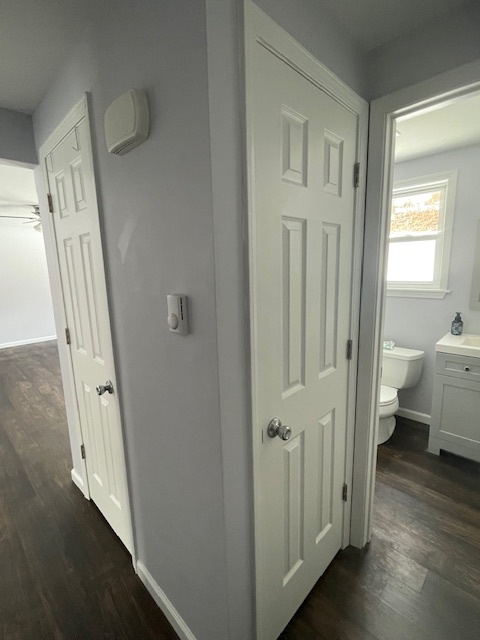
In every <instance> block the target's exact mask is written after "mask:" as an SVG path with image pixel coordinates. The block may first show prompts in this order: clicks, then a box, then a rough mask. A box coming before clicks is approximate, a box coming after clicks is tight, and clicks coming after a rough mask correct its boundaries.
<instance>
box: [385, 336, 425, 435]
mask: <svg viewBox="0 0 480 640" xmlns="http://www.w3.org/2000/svg"><path fill="white" fill-rule="evenodd" d="M424 355H425V352H424V351H418V350H417V349H403V348H402V347H394V348H393V349H389V350H387V349H384V350H383V361H382V386H381V387H380V419H379V421H378V444H383V443H384V442H386V441H387V440H388V439H389V438H390V436H391V435H392V433H393V431H394V429H395V422H396V421H395V413H396V412H397V411H398V395H397V391H398V389H407V388H408V387H413V386H415V385H416V384H417V382H418V380H419V378H420V374H421V373H422V366H423V357H424Z"/></svg>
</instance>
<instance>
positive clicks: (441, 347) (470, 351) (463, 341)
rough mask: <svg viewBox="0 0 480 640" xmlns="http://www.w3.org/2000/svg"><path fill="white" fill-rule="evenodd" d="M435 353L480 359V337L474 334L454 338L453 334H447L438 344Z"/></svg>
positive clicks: (464, 334) (463, 334)
mask: <svg viewBox="0 0 480 640" xmlns="http://www.w3.org/2000/svg"><path fill="white" fill-rule="evenodd" d="M435 351H440V352H441V353H454V354H457V355H459V356H471V357H473V358H480V336H477V335H474V334H472V333H462V335H461V336H452V334H451V333H447V334H446V335H444V336H443V338H441V339H440V340H439V341H438V342H437V344H436V345H435Z"/></svg>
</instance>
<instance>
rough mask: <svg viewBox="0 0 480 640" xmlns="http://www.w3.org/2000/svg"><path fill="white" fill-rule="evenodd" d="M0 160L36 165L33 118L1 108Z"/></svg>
mask: <svg viewBox="0 0 480 640" xmlns="http://www.w3.org/2000/svg"><path fill="white" fill-rule="evenodd" d="M0 159H5V160H12V161H14V162H21V163H25V164H31V165H33V164H36V162H37V153H36V151H35V142H34V139H33V126H32V116H30V115H28V114H27V113H20V112H19V111H11V110H10V109H3V108H2V107H0Z"/></svg>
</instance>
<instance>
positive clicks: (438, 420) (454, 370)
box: [428, 346, 480, 462]
mask: <svg viewBox="0 0 480 640" xmlns="http://www.w3.org/2000/svg"><path fill="white" fill-rule="evenodd" d="M437 349H438V346H437ZM440 449H443V450H444V451H450V452H452V453H455V454H457V455H460V456H463V457H464V458H470V459H471V460H476V461H477V462H480V358H477V357H469V356H465V355H459V354H453V353H442V352H440V351H437V356H436V362H435V380H434V384H433V402H432V422H431V425H430V437H429V441H428V450H429V451H430V453H435V454H437V455H438V454H439V453H440Z"/></svg>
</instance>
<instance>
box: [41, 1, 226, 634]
mask: <svg viewBox="0 0 480 640" xmlns="http://www.w3.org/2000/svg"><path fill="white" fill-rule="evenodd" d="M186 16H187V17H188V19H186ZM132 87H136V88H140V89H145V90H146V91H147V94H148V99H149V103H150V109H151V134H150V138H149V139H148V141H147V142H146V143H145V144H143V145H142V146H140V147H138V148H137V149H134V150H133V151H131V152H130V153H128V154H127V155H125V156H123V157H116V156H112V155H109V154H108V153H107V151H106V148H105V143H104V133H103V114H104V111H105V109H106V108H107V106H108V105H109V104H110V102H111V101H112V100H113V99H114V98H116V97H117V96H118V95H119V94H120V93H122V92H123V91H125V90H127V89H129V88H132ZM86 90H87V91H91V118H92V120H91V121H92V130H93V138H94V149H95V155H96V158H95V159H96V168H97V172H98V173H97V178H98V186H99V197H100V208H101V212H100V215H101V224H102V227H103V238H104V250H105V258H106V271H107V278H108V286H109V294H110V308H111V316H112V325H113V327H112V328H113V334H114V344H115V347H116V354H117V366H118V377H119V381H120V397H121V402H122V406H123V417H124V427H125V432H126V444H127V457H128V465H129V475H130V478H131V488H132V493H133V495H132V498H133V505H134V520H135V530H136V539H137V544H138V558H139V559H140V560H142V561H143V563H144V564H145V565H146V567H147V569H148V570H149V572H150V573H151V574H152V576H153V577H154V579H155V580H156V581H157V583H158V584H159V585H160V586H161V588H162V589H163V590H164V592H165V593H166V594H167V596H168V598H169V599H170V600H171V601H172V602H173V604H174V606H175V607H176V608H177V610H178V611H179V613H180V615H181V616H183V618H184V619H185V621H186V622H187V624H188V625H189V627H190V628H191V629H192V631H193V632H194V633H195V635H196V636H197V637H198V638H199V639H207V638H208V639H211V640H224V639H225V638H226V637H227V613H228V610H227V597H226V557H225V556H226V554H225V522H224V509H223V488H222V456H221V436H220V420H219V393H218V370H217V348H216V314H215V289H214V284H215V283H214V251H213V220H212V199H211V175H210V146H209V111H208V86H207V51H206V34H205V6H204V3H202V2H198V0H185V1H183V2H182V3H178V2H176V1H175V0H166V1H164V2H161V3H160V2H156V1H155V0H140V1H139V2H137V3H136V4H135V7H134V8H133V7H132V4H131V2H129V1H128V0H118V1H114V0H107V1H106V2H104V3H103V6H102V15H100V16H99V20H98V22H97V23H96V24H95V25H93V26H92V29H91V30H90V32H89V39H88V41H85V42H84V43H82V44H81V46H80V47H79V48H78V49H77V51H76V52H75V54H74V55H73V56H72V58H71V59H70V60H69V61H68V62H67V64H66V65H65V68H64V69H63V71H62V73H61V74H60V75H59V76H58V77H57V79H56V82H55V84H54V86H53V87H52V88H51V90H50V91H49V92H48V94H47V96H46V97H45V99H44V101H43V102H42V104H41V105H40V107H39V108H38V109H37V111H36V112H35V114H34V126H35V135H36V142H37V145H40V144H42V142H43V141H44V140H45V138H46V137H47V135H48V133H49V132H51V131H52V130H53V129H54V128H55V127H56V125H57V124H58V122H59V120H60V119H61V118H62V117H63V116H64V115H65V114H66V113H67V111H68V110H69V109H70V108H71V107H72V105H73V104H74V103H75V102H76V101H78V100H79V99H80V98H81V97H82V92H83V91H86ZM122 237H123V238H124V239H125V238H126V239H128V250H127V251H126V255H125V256H124V258H123V259H122V255H121V252H120V250H119V242H120V239H121V238H122ZM175 291H179V292H182V293H185V294H187V295H188V296H189V299H190V313H191V317H190V327H191V334H190V335H189V336H188V337H180V336H177V335H175V334H172V333H170V332H169V331H168V328H167V325H166V321H165V318H166V295H167V293H170V292H175Z"/></svg>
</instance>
